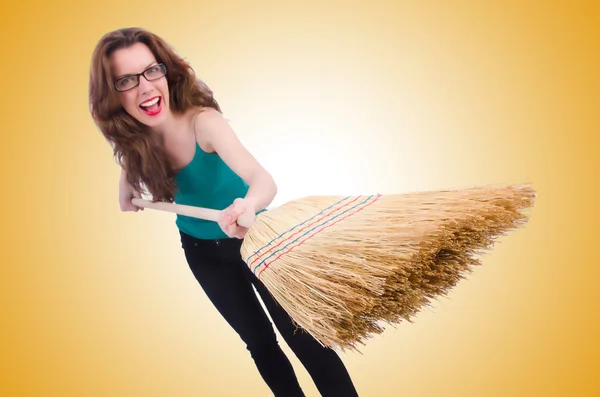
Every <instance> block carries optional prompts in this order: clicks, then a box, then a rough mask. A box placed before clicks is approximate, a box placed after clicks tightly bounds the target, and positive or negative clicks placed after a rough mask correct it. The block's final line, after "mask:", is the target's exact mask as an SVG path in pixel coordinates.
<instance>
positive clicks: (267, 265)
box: [254, 194, 381, 278]
mask: <svg viewBox="0 0 600 397" xmlns="http://www.w3.org/2000/svg"><path fill="white" fill-rule="evenodd" d="M380 196H381V194H378V195H377V196H376V197H375V200H373V201H371V202H370V203H367V204H365V205H363V206H362V207H360V208H358V209H357V210H356V211H354V212H353V213H350V214H348V215H346V216H345V217H343V218H341V219H338V220H337V221H335V222H333V223H332V224H330V225H327V226H324V225H325V224H326V223H327V222H325V223H323V224H322V225H318V226H316V227H315V228H313V229H312V230H314V229H316V228H317V227H319V226H324V227H323V228H322V229H321V230H318V231H317V232H316V233H314V234H313V235H311V236H309V237H308V238H306V239H305V240H303V241H301V242H300V243H299V244H298V245H295V246H293V247H292V248H290V249H289V250H288V251H287V252H283V253H281V254H280V255H278V256H277V257H276V258H275V259H273V260H272V261H271V262H270V263H267V264H265V267H263V268H262V269H261V271H260V272H259V273H258V275H257V277H258V278H260V275H261V274H262V272H264V271H265V270H266V269H268V268H269V266H270V265H271V264H272V263H273V262H275V261H276V260H277V259H279V258H280V257H282V256H283V255H285V254H287V253H289V252H290V251H291V250H293V249H294V248H296V247H299V246H301V245H302V244H304V242H306V241H308V240H310V239H311V238H312V237H314V236H316V235H317V234H319V233H320V232H322V231H323V230H325V229H327V228H328V227H331V226H333V225H335V224H336V223H338V222H340V221H343V220H344V219H346V218H348V217H349V216H352V215H354V214H357V213H358V212H360V211H362V210H363V209H365V208H367V207H368V206H369V205H371V204H373V203H374V202H375V201H377V199H378V198H379V197H380ZM372 197H373V196H369V197H367V199H366V200H365V201H363V202H362V203H359V204H357V205H355V206H354V207H352V208H349V209H347V210H346V211H344V212H342V213H341V214H338V215H336V216H335V217H334V218H332V219H330V220H333V219H335V218H337V217H338V216H340V215H343V214H344V213H346V212H348V211H350V210H352V209H353V208H356V207H358V206H360V205H362V204H364V203H366V202H367V201H368V200H369V199H370V198H372ZM307 233H310V230H309V231H308V232H307ZM307 233H305V234H307ZM300 237H302V236H300ZM300 237H299V238H300ZM299 238H298V239H299ZM298 239H296V240H294V241H292V242H291V243H289V244H288V245H286V246H285V247H283V248H282V249H281V250H279V251H282V250H284V249H285V248H286V247H288V246H290V245H292V244H293V243H295V242H296V241H298ZM274 254H275V253H273V254H272V255H270V256H273V255H274ZM270 256H269V257H270ZM267 259H269V258H265V259H264V260H263V261H261V263H262V262H265V261H266V260H267ZM258 266H260V263H259V264H258ZM258 266H257V267H258ZM254 270H255V271H256V268H254Z"/></svg>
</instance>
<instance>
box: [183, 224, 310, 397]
mask: <svg viewBox="0 0 600 397" xmlns="http://www.w3.org/2000/svg"><path fill="white" fill-rule="evenodd" d="M181 236H182V239H181V241H182V246H183V248H184V252H185V256H186V259H187V261H188V264H189V266H190V269H191V271H192V273H193V274H194V277H195V278H196V279H197V280H198V282H199V284H200V286H201V287H202V289H203V290H204V292H205V293H206V295H207V296H208V298H209V299H210V300H211V302H212V303H213V304H214V306H215V307H216V308H217V310H218V311H219V312H220V313H221V315H222V316H223V317H224V318H225V320H226V321H227V322H228V323H229V324H230V325H231V327H232V328H233V329H234V330H235V331H236V332H237V333H238V335H239V336H240V338H241V339H242V340H243V341H244V342H245V343H246V346H247V349H248V350H249V351H250V354H251V356H252V358H253V359H254V362H255V363H256V367H257V368H258V371H259V372H260V375H261V376H262V378H263V379H264V381H265V383H266V384H267V385H268V386H269V388H270V389H271V391H272V392H273V393H274V394H275V396H276V397H296V396H302V397H303V396H304V394H303V392H302V390H301V389H300V385H299V384H298V380H297V378H296V375H295V373H294V370H293V368H292V365H291V363H290V362H289V360H288V358H287V357H286V356H285V354H284V353H283V351H282V350H281V347H280V346H279V344H278V342H277V339H276V335H275V332H274V330H273V326H272V324H271V322H270V321H269V318H268V317H267V315H266V313H265V312H264V310H263V308H262V307H261V305H260V302H259V300H258V299H257V297H256V294H255V293H254V290H253V289H252V285H251V283H250V282H249V280H248V278H247V277H246V275H245V274H244V272H243V269H241V268H240V267H239V263H238V262H237V261H235V260H233V261H232V260H231V258H232V257H233V258H235V253H236V251H235V250H236V249H237V255H238V257H239V243H238V242H236V241H233V240H220V241H218V242H217V241H207V240H198V239H195V238H193V237H190V236H188V235H186V234H184V233H181ZM236 247H237V248H236ZM232 250H233V252H232Z"/></svg>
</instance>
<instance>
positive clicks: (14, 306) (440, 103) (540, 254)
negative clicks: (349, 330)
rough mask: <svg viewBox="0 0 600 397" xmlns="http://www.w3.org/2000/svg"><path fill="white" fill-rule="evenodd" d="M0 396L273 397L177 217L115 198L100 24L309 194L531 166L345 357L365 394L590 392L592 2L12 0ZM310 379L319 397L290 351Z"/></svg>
mask: <svg viewBox="0 0 600 397" xmlns="http://www.w3.org/2000/svg"><path fill="white" fill-rule="evenodd" d="M1 14H2V16H1V17H0V18H1V22H2V23H1V24H0V33H1V36H0V37H1V39H0V40H1V43H2V44H1V54H2V62H1V63H0V68H1V70H0V72H1V74H0V75H1V77H2V81H3V84H2V95H1V99H0V101H1V104H0V105H1V106H0V112H1V116H2V118H1V120H2V128H1V129H2V134H1V137H2V140H1V146H0V147H1V149H0V150H1V151H2V153H1V156H0V170H1V172H2V175H1V176H2V182H3V183H2V185H3V188H2V194H1V195H0V200H1V204H2V207H1V208H2V211H3V215H2V222H1V224H2V236H1V237H2V238H1V240H0V241H1V244H2V249H1V250H0V263H1V266H2V272H1V273H0V280H2V285H1V290H0V296H1V299H0V302H1V303H0V309H1V313H2V315H1V317H0V318H1V321H2V323H1V326H0V338H1V339H0V340H1V345H0V346H1V350H0V357H1V360H0V395H2V396H7V397H22V396H27V397H30V396H31V397H33V396H36V397H38V396H39V397H42V396H44V397H46V396H60V397H71V396H77V397H84V396H85V397H133V396H140V397H174V396H177V397H188V396H189V397H191V396H215V397H221V396H244V397H246V396H247V397H255V396H256V397H267V396H269V395H270V391H269V390H268V388H267V387H266V386H265V384H264V383H263V381H262V379H261V378H260V376H259V375H258V372H257V371H256V369H255V367H254V364H253V362H252V360H251V358H250V356H249V354H248V353H247V351H246V350H245V346H244V345H243V344H242V342H241V341H240V340H239V338H238V337H237V335H236V334H235V333H234V332H233V331H232V330H231V329H230V328H229V327H228V326H227V325H226V324H225V322H224V321H223V320H222V319H221V317H220V316H219V314H218V313H217V312H216V310H214V309H213V308H212V306H211V305H210V303H209V301H208V299H207V298H206V297H205V296H204V294H203V292H202V290H201V289H200V287H199V286H198V284H197V283H196V281H195V279H194V278H193V276H192V274H191V272H190V271H189V269H188V267H187V264H186V262H185V259H184V256H183V252H182V251H181V248H180V245H179V244H180V243H179V241H178V235H177V230H176V228H175V224H174V215H172V214H165V213H159V212H157V211H150V210H147V211H145V212H143V213H122V212H120V211H119V207H118V201H117V193H118V190H117V180H118V175H119V170H118V167H117V165H116V163H115V162H114V160H113V158H112V152H111V150H110V147H109V146H108V144H107V143H106V142H105V141H104V139H103V138H102V136H101V134H100V133H99V132H98V131H97V129H96V128H95V126H94V125H93V123H92V120H91V118H90V116H89V112H88V107H87V93H88V92H87V89H88V85H87V84H88V73H89V61H90V56H91V53H92V50H93V48H94V46H95V44H96V42H97V41H98V40H99V39H100V37H101V36H102V35H103V34H104V33H105V32H107V31H109V30H113V29H117V28H121V27H126V26H142V27H145V28H147V29H150V30H151V31H153V32H155V33H158V34H159V35H161V36H163V37H164V38H165V39H166V40H167V41H168V42H169V43H171V44H172V45H173V46H174V47H175V48H176V50H177V51H178V52H179V53H180V54H182V55H183V56H184V57H186V58H187V59H188V60H189V61H190V62H191V63H192V64H193V66H194V68H195V70H196V72H197V74H198V75H199V76H200V77H201V78H202V79H203V80H204V81H205V82H206V83H207V84H208V85H209V86H210V87H211V88H212V89H213V90H214V92H215V95H216V98H217V100H219V102H220V104H221V105H222V107H223V110H224V113H225V115H226V116H227V117H228V118H229V119H230V120H231V121H232V125H233V127H234V128H235V130H236V132H237V133H238V134H239V136H240V138H241V139H242V141H243V142H244V143H245V144H246V145H247V146H248V148H249V149H250V150H251V151H252V152H253V153H254V154H255V155H256V156H257V157H258V158H259V160H260V161H261V162H262V163H263V164H264V165H265V166H266V167H267V168H268V169H269V170H270V171H271V172H272V174H273V175H274V176H275V178H276V180H277V182H278V185H279V191H280V194H279V195H278V197H277V199H276V201H275V202H274V205H278V204H281V203H283V202H285V201H287V200H289V199H292V198H296V197H302V196H305V195H309V194H315V193H316V194H326V193H333V194H345V193H374V192H382V193H391V192H396V193H401V192H410V191H414V190H424V189H438V188H448V187H460V186H469V185H479V184H496V183H505V182H506V183H512V182H516V183H519V182H532V183H534V185H535V187H536V188H537V190H538V193H539V198H538V200H537V202H536V206H535V208H534V210H533V211H532V212H531V220H530V222H529V223H528V224H527V225H526V227H524V228H522V229H520V230H518V231H515V232H512V233H511V234H509V235H508V236H505V237H502V238H501V239H500V240H499V242H498V244H497V245H496V246H495V248H494V250H493V251H492V252H491V253H489V254H488V255H486V256H485V257H484V259H483V263H484V265H483V266H482V267H479V268H478V269H477V270H476V271H475V272H474V273H473V274H471V275H470V276H469V277H468V279H466V280H464V281H463V282H461V283H460V284H459V286H457V288H455V289H454V290H453V291H452V293H451V294H450V295H449V296H448V297H446V298H444V299H441V300H439V301H437V302H434V305H433V307H432V308H428V309H427V310H424V311H423V312H421V313H420V314H419V316H418V317H417V318H416V319H415V323H414V324H409V323H402V324H399V325H398V326H397V327H395V328H389V329H388V330H387V331H386V332H385V333H384V334H383V335H380V336H377V337H375V338H374V339H372V340H370V341H369V343H368V344H367V346H365V347H364V348H363V349H362V354H357V353H345V354H342V358H343V360H344V362H345V363H346V364H347V366H348V369H349V371H350V373H351V375H352V377H353V380H354V382H355V384H356V386H357V388H358V390H359V393H360V395H361V396H368V397H371V396H372V397H382V396H412V397H415V396H457V397H470V396H473V397H474V396H477V397H480V396H486V397H492V396H502V397H507V396H510V397H515V396H544V397H551V396H598V395H600V382H599V380H598V379H599V378H598V369H599V368H598V367H599V364H598V363H599V357H598V354H599V353H600V349H599V348H598V342H597V339H598V337H599V336H600V335H599V332H598V331H599V324H600V321H599V319H598V311H599V309H600V304H599V303H600V302H599V299H598V298H599V293H598V277H599V271H598V264H599V263H598V262H599V260H598V250H597V248H598V245H599V240H598V221H599V217H598V204H597V197H598V193H599V191H598V190H599V189H598V179H599V178H598V170H599V168H600V167H599V164H600V162H599V161H598V157H597V156H598V149H600V147H599V145H598V142H599V139H598V134H599V133H600V128H599V127H600V123H599V116H598V114H599V110H600V106H599V105H600V104H599V101H598V94H599V93H600V83H599V78H598V73H599V70H600V64H599V62H598V57H599V55H598V54H599V51H600V46H599V42H600V34H599V29H598V24H599V23H600V14H599V12H598V7H597V6H594V5H593V2H589V3H585V2H578V1H573V2H566V1H561V2H521V1H494V2H492V1H489V2H488V1H479V2H477V1H437V2H433V1H426V2H418V1H395V2H389V3H388V2H381V1H377V0H371V1H334V2H331V1H326V2H323V4H321V3H320V2H316V1H314V2H312V1H308V2H306V1H302V2H300V1H298V2H285V1H283V2H282V1H256V2H254V1H247V2H245V1H239V2H232V1H218V2H217V1H210V2H208V1H207V2H204V1H174V2H171V3H169V2H166V1H154V0H148V1H143V2H138V1H130V2H117V1H111V0H108V1H101V2H90V3H84V2H75V1H72V2H65V1H55V2H40V3H33V2H29V1H23V2H4V3H3V5H2V13H1ZM283 345H284V349H285V351H286V353H288V354H289V356H290V358H291V360H292V363H293V364H294V366H295V368H296V370H297V374H298V377H299V378H300V381H301V383H302V385H303V387H304V389H305V391H306V394H307V396H318V393H317V391H316V388H315V387H314V385H313V384H312V382H311V380H310V378H309V376H308V374H307V373H306V371H305V370H304V369H303V368H302V366H301V365H300V364H299V362H298V361H297V359H296V358H295V357H294V356H293V354H291V353H290V351H289V349H288V348H287V346H286V345H285V344H283Z"/></svg>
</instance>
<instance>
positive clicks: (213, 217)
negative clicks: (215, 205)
mask: <svg viewBox="0 0 600 397" xmlns="http://www.w3.org/2000/svg"><path fill="white" fill-rule="evenodd" d="M131 203H132V204H133V205H135V206H137V207H142V208H150V209H153V210H159V211H166V212H172V213H175V214H179V215H184V216H191V217H193V218H199V219H204V220H207V221H213V222H218V221H219V216H220V215H221V211H219V210H213V209H210V208H201V207H193V206H190V205H183V204H175V203H165V202H157V203H155V202H152V201H150V200H144V199H141V198H133V199H131ZM253 222H254V214H253V213H252V212H249V213H243V214H242V215H240V216H239V217H238V219H237V224H238V225H240V226H242V227H250V226H252V223H253Z"/></svg>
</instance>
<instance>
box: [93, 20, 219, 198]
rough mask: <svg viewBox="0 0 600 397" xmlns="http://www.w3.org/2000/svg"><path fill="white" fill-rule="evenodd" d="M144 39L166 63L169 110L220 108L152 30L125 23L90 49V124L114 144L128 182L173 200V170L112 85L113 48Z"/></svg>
mask: <svg viewBox="0 0 600 397" xmlns="http://www.w3.org/2000/svg"><path fill="white" fill-rule="evenodd" d="M135 43H143V44H145V45H146V46H148V48H149V49H150V51H151V52H152V53H153V54H154V56H155V57H156V61H157V62H158V63H164V64H165V66H166V67H167V75H166V79H167V83H168V86H169V96H170V110H171V111H172V112H173V113H180V114H181V113H184V112H185V111H187V110H188V109H190V108H192V107H211V108H213V109H216V110H217V111H219V112H221V108H220V106H219V104H218V103H217V101H216V100H215V99H214V97H213V93H212V91H211V90H210V89H209V88H208V87H207V86H206V84H204V82H202V80H200V79H199V78H197V77H196V75H195V73H194V70H193V69H192V67H191V66H190V64H189V63H188V62H187V61H185V60H184V59H183V58H182V57H180V56H179V55H177V54H176V53H175V50H174V49H173V48H172V47H171V46H170V45H169V44H168V43H166V42H165V41H164V40H163V39H162V38H160V37H158V36H157V35H156V34H153V33H151V32H149V31H148V30H145V29H142V28H124V29H119V30H115V31H113V32H109V33H107V34H105V35H104V36H103V37H102V38H101V39H100V41H99V42H98V44H97V45H96V48H95V49H94V52H93V54H92V60H91V67H90V81H89V101H90V113H91V115H92V118H93V119H94V123H95V124H96V126H97V127H98V128H99V129H100V131H101V132H102V134H103V135H104V137H105V138H106V140H107V141H108V142H109V143H110V144H111V146H112V147H113V154H114V157H115V159H116V161H117V163H118V164H119V165H120V166H121V167H123V168H124V169H125V171H126V175H127V181H128V182H129V183H130V184H131V185H132V186H133V187H134V188H136V189H138V190H139V191H140V192H147V193H150V194H151V195H152V198H153V200H154V201H167V202H172V201H174V196H175V189H176V183H175V170H174V169H173V166H172V165H171V163H170V161H169V159H168V157H167V155H166V153H165V151H164V149H163V148H162V146H160V145H159V144H158V143H157V142H156V141H155V140H154V139H153V138H152V137H151V136H150V130H149V128H148V127H147V126H146V125H144V124H142V123H140V122H139V121H137V120H136V119H135V118H133V117H132V116H131V115H129V113H127V112H126V111H125V109H124V108H123V107H122V106H121V104H120V102H119V98H118V91H117V90H116V89H115V88H114V77H113V75H112V73H111V68H110V63H109V59H110V56H111V54H112V53H113V52H114V51H115V50H118V49H122V48H127V47H129V46H131V45H133V44H135Z"/></svg>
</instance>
